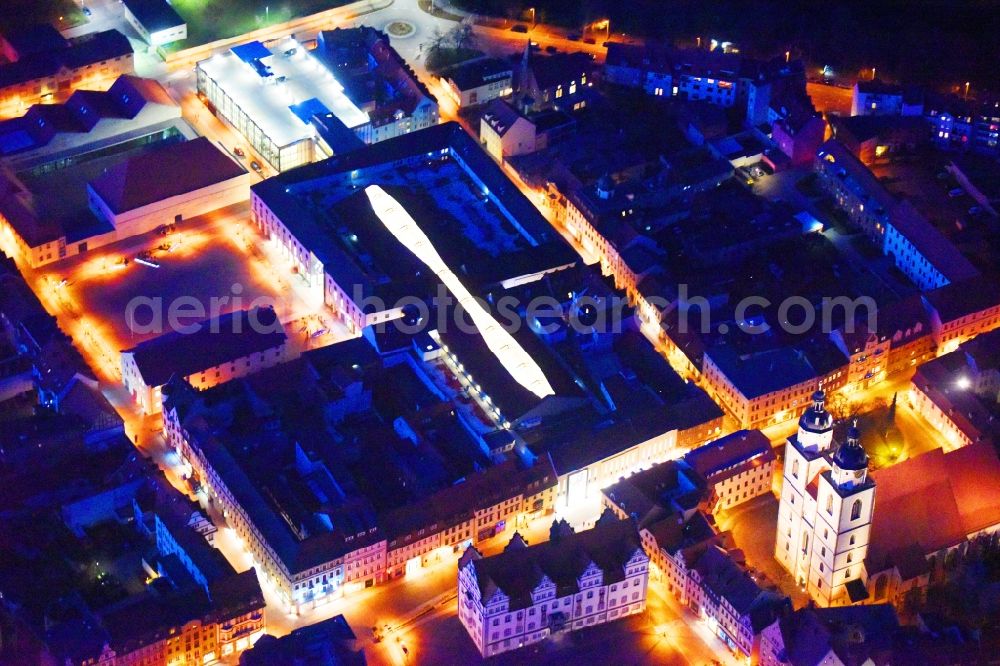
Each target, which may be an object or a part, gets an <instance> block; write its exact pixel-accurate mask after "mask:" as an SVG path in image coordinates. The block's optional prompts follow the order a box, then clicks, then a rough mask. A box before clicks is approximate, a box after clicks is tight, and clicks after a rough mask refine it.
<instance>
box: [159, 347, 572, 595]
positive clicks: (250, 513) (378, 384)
mask: <svg viewBox="0 0 1000 666" xmlns="http://www.w3.org/2000/svg"><path fill="white" fill-rule="evenodd" d="M426 372H428V369H426V368H424V363H423V362H422V361H420V360H419V359H418V358H417V357H416V356H413V355H411V354H410V353H409V352H408V351H407V350H402V351H401V352H397V353H395V355H394V356H393V357H392V360H391V361H385V360H383V359H382V358H381V357H380V356H379V355H378V353H377V352H376V351H375V349H374V348H373V347H372V346H371V345H370V343H369V342H368V341H367V340H365V339H363V338H356V339H353V340H349V341H346V342H341V343H338V344H336V345H332V346H330V347H327V348H322V349H318V350H313V351H311V352H307V353H306V354H304V355H303V356H302V357H300V358H299V359H297V360H295V361H291V362H289V363H285V364H282V365H280V366H277V367H275V368H271V369H269V370H266V371H264V372H263V373H261V374H258V375H254V376H250V377H246V378H243V379H239V380H236V381H233V382H230V383H228V384H223V385H220V386H216V387H213V388H211V389H207V390H197V389H195V388H194V387H193V386H192V384H191V383H190V382H185V381H183V380H182V379H180V378H179V377H177V378H175V379H174V380H172V381H171V382H170V383H169V385H168V386H167V387H165V389H164V395H165V396H166V397H165V411H164V427H165V433H166V437H167V440H168V442H169V444H170V445H171V446H172V447H173V449H174V451H176V453H177V455H178V456H179V458H180V460H181V465H182V468H183V469H184V470H185V473H186V475H187V476H188V477H189V478H190V479H192V480H193V481H194V482H196V483H197V484H198V486H199V487H200V488H202V489H204V491H205V492H206V493H208V495H209V496H210V497H212V499H213V501H215V502H216V503H217V505H218V506H219V507H220V508H221V510H222V511H223V514H224V516H225V519H226V521H227V523H228V525H229V526H230V528H232V530H233V531H234V532H235V534H236V535H237V536H238V537H239V538H240V539H241V540H242V541H243V543H244V544H245V547H246V548H247V550H248V551H249V552H250V553H251V555H252V556H253V559H254V562H255V566H256V567H257V568H258V570H259V571H261V572H262V573H263V574H264V577H265V579H266V580H267V581H268V582H269V584H270V585H272V586H273V587H274V589H275V590H276V592H277V594H278V596H279V598H280V600H281V603H282V604H283V606H284V607H285V608H286V609H287V610H288V612H292V613H307V612H309V611H311V610H312V609H314V608H317V607H319V606H322V605H323V604H326V603H329V602H330V601H331V600H333V599H335V598H338V597H340V596H342V595H345V594H350V593H352V592H354V591H357V590H359V589H362V588H366V587H371V586H374V585H378V584H380V583H382V582H384V581H385V580H388V579H395V578H401V577H416V576H419V575H420V574H421V573H422V572H423V571H424V570H425V568H429V567H433V566H436V565H438V564H439V563H441V562H446V561H448V560H449V559H450V558H454V557H456V556H457V553H458V552H460V551H461V549H463V548H464V547H466V546H468V545H471V544H478V543H480V542H482V541H484V540H486V539H490V538H492V537H494V536H495V535H498V534H502V533H505V532H507V533H509V531H510V530H511V529H512V528H513V527H514V526H515V525H516V524H518V523H521V522H523V521H526V520H528V519H533V518H536V517H540V516H544V515H547V514H549V513H551V512H552V511H553V508H554V504H555V493H556V487H557V477H556V474H555V471H554V470H553V468H552V464H551V462H549V461H548V460H546V459H538V460H537V461H535V463H534V464H525V463H523V462H522V461H520V460H517V459H516V458H514V457H510V458H507V459H505V460H503V461H496V460H491V459H490V458H488V457H486V456H485V455H484V454H483V453H482V450H481V449H480V448H479V447H480V446H481V444H480V442H479V441H478V439H477V438H476V437H475V436H473V435H471V434H470V433H469V431H468V430H467V429H466V426H465V425H463V423H462V418H463V417H462V415H460V414H457V412H458V411H460V410H461V405H460V404H455V403H450V402H448V401H446V400H443V399H442V397H441V396H440V395H439V394H438V393H437V392H436V391H434V390H429V389H428V385H430V384H433V381H434V380H433V379H432V378H431V377H429V376H426V375H425V374H424V373H426ZM425 382H426V383H425ZM303 396H304V398H303ZM400 397H402V398H403V400H402V401H399V398H400ZM303 399H305V400H306V401H307V403H306V404H303V403H302V400H303ZM408 400H413V401H414V402H415V403H416V404H419V405H421V407H422V408H420V409H417V410H412V409H410V408H409V407H408V406H409V405H410V403H409V402H408ZM250 404H255V405H258V407H260V408H261V409H263V411H260V410H258V411H257V412H256V413H254V414H252V415H251V414H250V413H248V412H245V411H244V410H245V409H246V408H247V407H248V406H249V405H250ZM247 419H249V420H250V421H252V422H253V426H252V432H253V434H252V435H249V436H248V435H245V434H243V428H245V427H246V426H247V424H248V421H247ZM377 419H385V422H386V423H390V424H392V425H389V426H387V427H382V426H377V425H375V421H376V420H377ZM307 430H308V431H309V439H308V440H306V439H304V437H305V434H304V433H305V432H306V431H307ZM338 442H340V444H338ZM344 444H346V446H344ZM262 447H266V450H267V451H268V452H269V453H266V454H265V452H264V448H262ZM359 449H363V450H364V451H365V452H366V453H367V454H368V455H371V456H374V457H378V458H379V459H381V460H383V463H382V464H381V465H378V466H369V465H359V464H357V460H356V455H357V451H358V450H359ZM445 456H449V458H448V459H447V461H445ZM279 460H284V461H286V462H287V461H290V462H287V464H280V463H279V462H278V461H279ZM433 461H439V462H437V464H434V462H433ZM474 465H479V466H481V467H482V468H483V469H482V471H478V470H474V469H472V468H473V466H474ZM420 474H424V475H426V476H427V477H428V478H427V479H422V480H421V481H420V482H419V483H413V482H411V481H410V480H411V479H413V478H417V477H418V476H419V475H420ZM362 488H363V489H364V491H362Z"/></svg>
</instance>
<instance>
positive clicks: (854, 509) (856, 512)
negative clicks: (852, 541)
mask: <svg viewBox="0 0 1000 666" xmlns="http://www.w3.org/2000/svg"><path fill="white" fill-rule="evenodd" d="M860 517H861V500H854V504H852V505H851V520H857V519H858V518H860Z"/></svg>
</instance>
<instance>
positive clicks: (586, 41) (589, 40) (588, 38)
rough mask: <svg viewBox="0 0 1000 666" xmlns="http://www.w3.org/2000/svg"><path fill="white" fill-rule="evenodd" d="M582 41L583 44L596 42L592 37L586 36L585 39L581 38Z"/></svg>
mask: <svg viewBox="0 0 1000 666" xmlns="http://www.w3.org/2000/svg"><path fill="white" fill-rule="evenodd" d="M583 43H584V44H596V43H597V40H596V39H594V38H593V37H587V39H585V40H583Z"/></svg>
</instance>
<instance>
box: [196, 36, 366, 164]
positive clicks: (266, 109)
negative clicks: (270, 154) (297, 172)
mask: <svg viewBox="0 0 1000 666" xmlns="http://www.w3.org/2000/svg"><path fill="white" fill-rule="evenodd" d="M198 67H199V68H200V69H202V70H203V71H204V72H205V73H206V74H207V75H208V76H209V77H210V78H211V79H213V80H214V81H216V82H217V83H218V85H219V86H220V87H221V88H223V89H224V91H225V93H226V95H228V96H229V98H230V99H232V101H233V103H234V104H235V105H236V106H238V107H239V108H240V109H242V111H243V112H244V113H245V114H246V115H247V116H248V117H250V118H252V119H253V122H254V123H256V124H257V125H258V126H259V127H260V129H261V131H262V132H263V133H264V134H265V135H267V136H268V137H269V138H270V139H271V141H273V142H274V143H275V144H276V145H278V146H287V145H289V144H292V143H294V142H296V141H299V140H302V139H307V138H312V137H313V136H314V130H313V128H312V127H311V126H310V125H309V124H308V123H307V122H306V121H304V120H302V119H300V118H299V116H297V115H296V114H295V113H294V112H293V111H292V110H291V109H290V108H289V107H290V106H292V105H295V104H301V103H303V102H307V101H309V100H316V101H317V102H318V103H319V104H321V105H322V106H323V107H325V108H326V109H327V110H329V111H330V112H331V113H333V115H335V116H336V117H337V118H338V119H339V120H340V121H341V122H342V123H344V125H346V126H347V127H349V128H351V129H353V128H356V127H359V126H361V125H364V124H365V123H367V122H369V117H368V114H367V113H366V112H364V111H362V110H361V109H359V108H358V107H357V106H356V105H355V104H354V102H352V101H351V100H350V99H348V97H347V95H345V94H344V87H343V86H342V85H341V84H340V82H339V81H337V79H336V78H334V76H333V74H332V73H331V72H330V70H329V69H327V68H326V67H325V66H324V65H323V64H322V63H321V62H320V61H319V60H318V59H316V57H315V56H313V55H312V53H310V52H309V50H308V49H306V48H305V47H304V46H302V44H300V43H299V42H298V41H297V40H295V39H294V38H292V37H289V38H287V39H284V40H282V41H281V42H279V43H278V44H277V45H274V46H271V47H266V46H264V45H263V44H261V43H260V42H250V43H248V44H242V45H240V46H235V47H233V48H232V49H230V50H229V51H227V52H226V53H222V54H216V55H214V56H212V57H211V58H209V59H208V60H203V61H201V62H199V63H198ZM314 104H315V103H314Z"/></svg>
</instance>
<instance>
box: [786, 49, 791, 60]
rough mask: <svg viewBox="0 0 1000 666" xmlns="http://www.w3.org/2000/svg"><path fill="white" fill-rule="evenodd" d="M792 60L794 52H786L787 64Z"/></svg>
mask: <svg viewBox="0 0 1000 666" xmlns="http://www.w3.org/2000/svg"><path fill="white" fill-rule="evenodd" d="M791 59H792V52H791V51H785V62H789V61H790V60H791Z"/></svg>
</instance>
